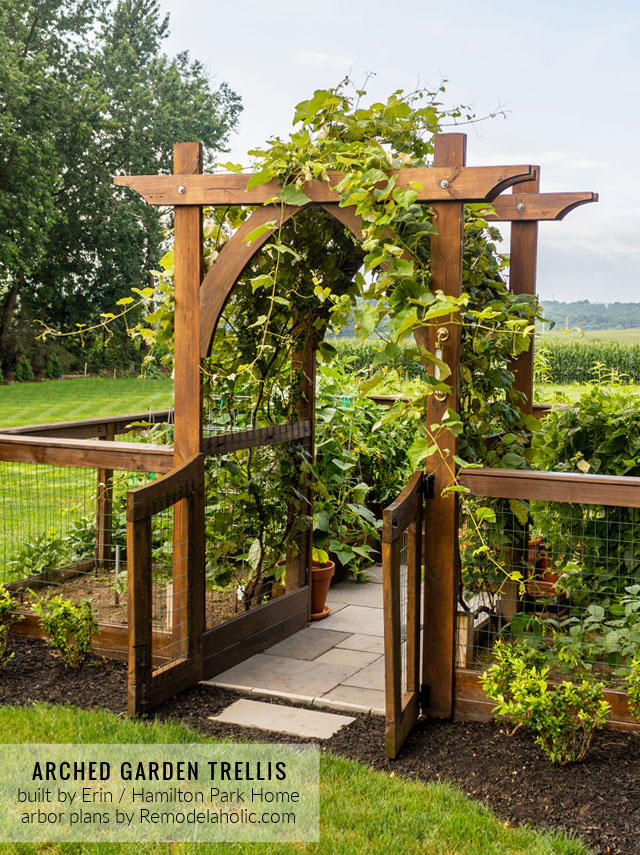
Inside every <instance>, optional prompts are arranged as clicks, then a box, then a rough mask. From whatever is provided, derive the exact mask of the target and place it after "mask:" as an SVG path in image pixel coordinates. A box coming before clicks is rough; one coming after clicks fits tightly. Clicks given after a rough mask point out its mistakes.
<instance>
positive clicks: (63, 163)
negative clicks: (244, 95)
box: [0, 0, 241, 371]
mask: <svg viewBox="0 0 640 855" xmlns="http://www.w3.org/2000/svg"><path fill="white" fill-rule="evenodd" d="M168 31H169V20H168V17H164V18H163V17H161V15H160V10H159V4H158V2H157V0H117V2H110V0H91V2H88V0H26V2H25V0H20V2H19V0H4V2H3V3H2V6H1V7H0V50H1V51H2V55H3V64H2V66H1V67H0V312H1V314H0V357H1V367H2V368H3V370H5V371H7V370H11V368H12V367H13V365H14V364H15V361H16V358H17V357H18V356H19V355H21V354H22V353H26V354H27V355H29V356H33V354H32V351H33V350H34V347H36V346H35V345H34V328H33V326H31V324H32V322H33V321H34V320H35V319H38V320H42V321H44V322H46V323H47V324H50V325H51V326H55V327H57V328H62V329H69V330H73V329H76V330H77V328H78V327H77V325H78V324H85V325H90V324H91V323H94V322H95V321H96V320H98V319H99V318H100V315H101V314H102V313H104V312H107V311H109V310H110V309H112V307H113V306H114V304H115V303H116V302H117V300H118V298H119V297H122V296H123V295H124V294H126V293H128V292H129V289H130V288H132V287H134V288H136V287H137V288H140V289H142V288H144V287H146V286H147V285H148V277H149V271H150V269H152V268H153V267H155V266H157V263H158V260H159V258H160V257H161V255H162V252H163V249H162V238H163V225H166V224H163V222H162V219H161V214H160V213H159V212H158V211H157V210H156V209H154V208H152V207H150V206H147V205H146V204H145V203H144V202H143V201H142V200H141V199H139V198H136V197H134V196H133V195H132V194H130V193H127V192H126V191H123V190H119V189H118V188H114V187H113V186H112V183H111V176H112V175H113V174H117V173H130V174H131V173H133V174H136V173H137V174H140V173H146V172H153V173H156V172H166V171H170V170H171V159H172V145H173V143H174V142H180V141H185V140H192V139H200V140H202V141H203V143H204V144H205V147H206V150H207V152H208V156H209V157H210V158H213V157H215V154H216V152H219V151H221V150H224V147H225V144H226V142H227V140H228V136H229V133H230V132H231V130H232V129H233V128H234V126H235V124H236V122H237V118H238V115H239V112H240V109H241V102H240V98H239V97H238V95H236V94H235V93H234V92H233V91H232V90H231V89H230V87H229V86H228V85H227V84H226V83H219V84H217V85H213V84H212V82H211V80H210V79H209V75H208V73H207V69H205V67H204V66H203V65H202V63H200V62H198V61H194V60H192V59H191V58H190V56H189V55H188V54H187V53H181V54H179V55H178V56H176V57H169V56H167V55H166V54H165V53H163V43H164V41H165V39H166V38H167V35H168ZM48 346H50V345H48ZM70 346H71V347H73V346H74V345H73V344H71V345H70ZM35 356H36V361H37V354H35Z"/></svg>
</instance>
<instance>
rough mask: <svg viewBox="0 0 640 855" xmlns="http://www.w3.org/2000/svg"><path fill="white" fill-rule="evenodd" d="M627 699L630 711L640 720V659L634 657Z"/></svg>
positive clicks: (630, 667)
mask: <svg viewBox="0 0 640 855" xmlns="http://www.w3.org/2000/svg"><path fill="white" fill-rule="evenodd" d="M626 679H627V697H628V699H629V709H630V710H631V712H632V714H633V715H634V716H635V717H636V718H637V719H640V659H638V657H637V656H634V657H633V659H632V660H631V664H630V665H629V670H628V672H627V678H626Z"/></svg>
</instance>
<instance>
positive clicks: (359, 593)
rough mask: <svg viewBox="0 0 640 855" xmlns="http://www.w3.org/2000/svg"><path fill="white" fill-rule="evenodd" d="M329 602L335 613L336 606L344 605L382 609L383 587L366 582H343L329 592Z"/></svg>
mask: <svg viewBox="0 0 640 855" xmlns="http://www.w3.org/2000/svg"><path fill="white" fill-rule="evenodd" d="M327 602H328V603H329V604H330V605H331V609H332V611H333V609H334V604H338V603H344V604H345V605H349V606H368V607H369V608H375V609H381V608H382V585H375V584H371V583H370V582H365V583H364V584H359V583H358V582H341V583H340V584H339V585H336V586H335V587H334V588H331V589H330V590H329V594H328V596H327Z"/></svg>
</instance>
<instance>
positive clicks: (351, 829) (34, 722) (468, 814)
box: [0, 705, 590, 855]
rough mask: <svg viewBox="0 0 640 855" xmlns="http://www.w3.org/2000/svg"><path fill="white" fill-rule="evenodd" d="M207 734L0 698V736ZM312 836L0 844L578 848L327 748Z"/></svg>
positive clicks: (401, 854) (265, 852)
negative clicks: (302, 839)
mask: <svg viewBox="0 0 640 855" xmlns="http://www.w3.org/2000/svg"><path fill="white" fill-rule="evenodd" d="M204 741H208V742H213V741H215V740H205V738H204V737H203V736H202V735H201V734H198V733H195V732H194V731H191V730H188V729H187V728H185V727H182V726H181V725H178V724H173V723H171V724H166V723H165V724H159V723H153V724H147V723H142V722H139V721H136V722H133V721H128V720H123V719H122V718H120V717H118V716H115V715H112V714H111V713H107V712H104V711H101V710H100V711H91V712H86V711H82V710H77V709H75V708H73V707H52V706H46V705H37V706H35V707H28V708H25V707H7V706H5V707H0V742H4V743H17V742H75V743H118V742H121V743H199V742H204ZM320 805H321V807H320V829H321V831H320V833H321V840H320V842H319V843H307V844H303V843H299V844H273V843H271V844H265V843H262V844H236V845H234V844H212V843H208V844H200V845H194V844H147V845H145V844H115V843H114V844H100V848H99V850H98V849H97V846H96V844H93V845H91V844H82V843H75V844H47V845H45V846H38V845H36V844H16V845H13V844H3V845H0V852H3V853H7V855H9V853H11V855H36V853H38V855H39V853H46V855H57V853H65V855H66V853H68V854H69V855H71V853H74V855H75V853H87V855H89V853H95V852H97V851H99V852H100V853H101V855H112V853H113V855H116V853H118V855H125V853H127V855H142V853H153V855H169V853H181V855H188V853H194V855H195V853H202V855H212V853H220V855H224V853H228V852H230V851H232V852H243V853H255V855H293V853H297V852H309V853H317V855H407V853H421V855H516V853H522V855H552V853H553V854H554V855H586V853H588V852H589V851H590V850H588V849H587V848H586V846H585V845H584V844H583V843H581V842H580V841H578V840H576V839H570V838H568V837H566V836H565V835H560V834H550V833H546V832H535V831H531V830H528V829H524V828H510V827H506V826H505V823H504V822H502V821H501V820H500V819H499V818H497V817H496V816H495V814H493V813H492V812H491V811H490V810H489V809H488V808H485V807H483V806H482V805H480V804H479V803H477V802H473V801H472V800H470V799H468V798H466V797H465V796H463V795H462V794H461V793H460V792H459V791H457V790H456V789H454V788H453V787H450V786H448V785H445V784H425V783H421V782H416V781H408V780H404V779H402V778H395V777H394V778H391V777H389V775H388V774H385V773H382V772H376V771H373V770H372V769H370V768H369V767H367V766H364V765H362V764H360V763H356V762H353V761H351V760H346V759H344V758H342V757H337V756H334V755H332V754H328V753H327V754H324V753H323V754H322V755H321V761H320Z"/></svg>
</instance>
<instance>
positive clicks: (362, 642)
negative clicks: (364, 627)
mask: <svg viewBox="0 0 640 855" xmlns="http://www.w3.org/2000/svg"><path fill="white" fill-rule="evenodd" d="M338 647H343V648H345V649H346V650H364V651H366V652H368V653H384V638H380V637H379V636H376V635H362V633H359V632H356V633H355V634H354V635H350V636H349V637H348V638H345V639H344V641H341V642H339V644H338Z"/></svg>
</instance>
